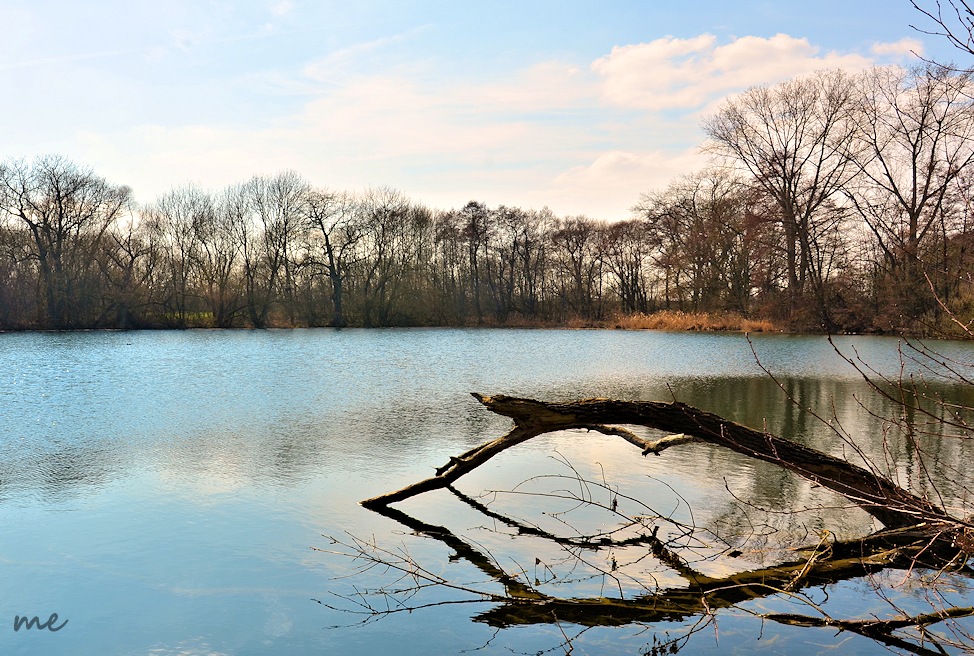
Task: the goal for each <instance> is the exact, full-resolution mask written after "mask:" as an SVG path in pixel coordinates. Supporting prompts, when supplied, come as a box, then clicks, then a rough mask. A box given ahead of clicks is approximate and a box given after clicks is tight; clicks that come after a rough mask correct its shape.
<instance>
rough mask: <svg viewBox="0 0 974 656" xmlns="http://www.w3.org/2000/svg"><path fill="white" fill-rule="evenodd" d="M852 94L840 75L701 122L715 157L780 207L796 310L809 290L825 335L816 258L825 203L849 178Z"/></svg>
mask: <svg viewBox="0 0 974 656" xmlns="http://www.w3.org/2000/svg"><path fill="white" fill-rule="evenodd" d="M853 91H854V86H853V82H852V79H851V78H850V77H849V76H848V75H847V74H845V73H843V72H842V71H838V70H836V71H825V72H819V73H815V74H813V75H811V76H808V77H804V78H797V79H794V80H790V81H788V82H784V83H782V84H779V85H777V86H774V87H754V88H751V89H748V90H747V91H745V92H744V93H742V94H741V95H740V96H738V97H736V98H732V99H729V100H727V101H725V102H724V104H723V105H722V106H721V108H720V109H719V110H718V111H717V113H716V114H715V115H714V116H712V117H711V118H709V119H708V120H706V121H705V122H704V130H705V131H706V133H707V135H708V136H709V137H710V139H711V144H710V148H711V150H712V152H714V153H715V154H717V155H719V156H722V157H724V158H725V159H727V160H729V161H730V162H733V163H735V164H736V165H738V166H740V167H742V168H743V169H744V170H745V171H746V172H747V173H749V174H750V175H751V176H752V177H753V178H754V180H756V182H757V184H758V185H760V186H761V187H762V188H763V189H764V190H765V191H766V192H767V193H768V195H770V196H771V197H772V198H774V200H775V202H776V203H777V206H778V210H779V212H780V217H779V218H780V221H781V223H782V226H783V228H784V238H785V250H786V254H787V271H788V289H789V292H790V293H791V296H792V304H793V307H795V305H796V304H797V303H798V302H799V299H800V298H801V297H802V295H803V293H804V292H805V291H806V288H807V287H811V290H812V291H813V293H814V298H815V300H816V304H817V309H818V313H819V315H820V319H821V320H822V321H823V322H824V323H825V324H826V325H827V326H829V327H831V326H830V324H831V319H830V317H829V313H828V305H827V299H826V295H825V291H826V290H825V283H826V278H825V272H824V271H822V270H821V269H820V268H819V267H818V266H817V263H818V261H819V259H820V258H819V256H818V254H817V253H816V252H815V249H816V246H817V245H818V244H820V243H821V239H820V235H821V233H822V232H823V231H826V230H828V229H830V228H832V227H833V226H832V223H831V221H830V220H829V219H825V222H824V224H822V223H821V222H820V218H821V212H822V210H823V209H824V208H825V207H826V205H827V203H828V201H829V200H831V199H832V198H834V197H835V196H836V195H837V193H838V192H839V191H840V190H841V189H842V188H843V186H844V185H845V184H846V182H847V181H848V179H849V177H850V176H851V174H852V173H853V167H852V166H850V164H849V161H848V159H847V157H846V156H845V154H846V151H847V144H848V143H849V141H850V135H851V131H852V126H851V124H850V122H849V121H848V120H847V119H848V115H849V112H850V110H851V108H852V100H853V97H854V94H853Z"/></svg>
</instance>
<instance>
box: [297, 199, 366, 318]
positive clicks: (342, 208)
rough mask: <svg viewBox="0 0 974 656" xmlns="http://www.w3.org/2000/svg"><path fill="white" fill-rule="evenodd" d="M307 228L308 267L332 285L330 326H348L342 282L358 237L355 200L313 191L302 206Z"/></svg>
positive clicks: (359, 232) (343, 284)
mask: <svg viewBox="0 0 974 656" xmlns="http://www.w3.org/2000/svg"><path fill="white" fill-rule="evenodd" d="M305 211H306V220H307V222H308V228H309V239H310V240H311V243H309V246H308V251H309V258H310V263H311V264H313V265H315V266H320V267H323V268H324V271H325V275H326V276H327V277H328V281H329V283H330V285H331V304H332V318H331V325H332V326H334V327H335V328H343V327H344V326H347V325H348V319H347V318H346V316H345V279H346V277H347V276H348V269H349V266H350V265H351V264H352V263H353V262H352V261H351V260H352V257H353V254H354V249H355V246H356V244H357V243H358V240H359V238H360V237H361V231H360V227H359V226H358V225H357V224H356V223H355V221H354V219H355V199H354V198H353V197H352V196H351V195H350V194H347V193H331V192H328V191H325V190H318V189H316V190H312V191H311V192H309V194H308V197H307V202H306V203H305Z"/></svg>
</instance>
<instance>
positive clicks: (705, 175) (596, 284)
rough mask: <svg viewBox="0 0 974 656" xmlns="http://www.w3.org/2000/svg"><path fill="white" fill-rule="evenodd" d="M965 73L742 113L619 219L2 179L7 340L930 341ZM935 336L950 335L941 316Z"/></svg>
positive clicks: (808, 92)
mask: <svg viewBox="0 0 974 656" xmlns="http://www.w3.org/2000/svg"><path fill="white" fill-rule="evenodd" d="M972 90H974V87H972V84H971V76H970V73H968V72H964V71H956V70H953V69H949V68H946V67H940V66H935V65H928V66H924V67H921V68H917V69H910V70H907V69H902V68H896V67H893V68H890V67H884V68H874V69H871V70H869V71H866V72H864V73H862V74H858V75H851V74H848V73H844V72H842V71H837V70H835V71H822V72H819V73H815V74H813V75H809V76H806V77H801V78H796V79H794V80H791V81H788V82H785V83H782V84H778V85H774V86H765V87H755V88H751V89H749V90H747V91H745V92H744V93H742V94H740V95H738V96H735V97H733V98H730V99H728V100H726V101H724V103H723V104H722V105H721V106H720V107H719V108H718V109H717V111H716V112H715V113H714V114H713V115H712V116H710V117H709V118H708V119H706V121H705V122H704V130H705V132H706V134H707V136H708V138H709V140H708V142H707V144H706V145H705V147H706V148H708V149H709V150H710V151H711V152H712V154H713V160H712V166H711V167H710V168H708V169H706V170H703V171H700V172H697V173H694V174H692V175H688V176H685V177H683V178H681V179H679V180H676V181H674V182H672V183H671V184H670V185H669V186H668V187H667V188H665V189H661V190H655V191H651V192H647V193H645V194H643V195H642V197H641V199H640V201H639V203H638V204H637V205H636V206H635V207H634V208H633V213H632V216H631V218H629V219H627V220H624V221H618V222H608V221H603V220H599V219H594V218H590V217H586V216H564V217H559V216H555V215H554V214H553V213H552V212H551V211H549V210H547V209H542V210H526V209H522V208H518V207H508V206H504V205H501V206H498V207H488V206H487V205H485V204H484V203H480V202H476V201H471V202H470V203H468V204H467V205H465V206H464V207H462V208H458V209H457V208H454V209H450V210H440V209H433V208H430V207H427V206H425V205H423V204H421V203H417V202H414V201H412V200H410V199H409V198H408V197H407V196H406V195H405V194H404V193H403V192H401V191H398V190H394V189H389V188H373V189H368V190H365V191H363V192H356V193H352V192H345V191H332V190H328V189H325V188H319V187H315V186H314V185H312V184H310V183H309V182H308V181H306V180H304V179H303V178H302V177H301V176H300V175H298V174H297V173H295V172H292V171H285V172H282V173H280V174H278V175H275V176H257V177H254V178H253V179H251V180H249V181H247V182H243V183H240V184H235V185H232V186H230V187H228V188H226V189H224V190H221V191H218V192H214V191H208V190H204V189H202V188H200V187H198V186H196V185H185V186H181V187H177V188H174V189H173V190H171V191H170V192H168V193H166V194H164V195H163V196H161V197H160V198H158V199H156V200H155V201H154V202H153V203H151V204H148V205H143V206H136V204H135V203H134V202H133V199H132V193H131V190H130V189H129V188H127V187H124V186H118V185H114V184H111V183H109V182H107V181H106V180H104V179H103V178H101V177H100V176H98V175H97V174H96V173H95V172H93V171H92V170H90V169H88V168H86V167H84V166H81V165H78V164H76V163H73V162H71V161H68V160H66V159H64V158H62V157H59V156H45V157H40V158H37V159H35V160H33V161H31V162H27V161H24V160H13V161H7V162H5V163H3V164H2V165H0V328H3V329H25V328H49V329H76V328H92V327H104V328H138V327H165V328H183V327H221V328H230V327H255V328H261V327H269V326H338V327H341V326H351V325H354V326H405V325H485V324H486V325H505V324H507V325H510V324H565V323H570V322H607V321H611V320H612V318H613V317H615V316H617V315H620V314H634V313H651V312H654V311H657V310H662V309H670V310H681V311H686V312H729V313H736V314H740V315H742V316H744V317H759V318H769V319H772V320H774V321H776V322H777V323H778V324H779V325H781V326H783V327H787V328H792V329H807V330H821V329H825V330H830V331H834V330H850V331H897V330H907V331H911V332H914V333H915V332H917V331H923V330H928V329H929V328H930V326H933V325H936V324H937V323H938V321H941V318H940V317H938V313H939V312H940V308H941V304H949V305H950V307H952V308H953V309H954V311H955V315H957V316H963V313H964V311H965V310H967V309H970V308H972V307H974V300H972V293H971V292H972V282H974V281H972V279H971V275H972V271H974V219H972V215H971V208H972V203H971V201H972V198H971V196H972V191H971V186H972V185H971V181H972V171H974V168H972V162H974V101H972V94H971V92H972ZM941 322H942V321H941Z"/></svg>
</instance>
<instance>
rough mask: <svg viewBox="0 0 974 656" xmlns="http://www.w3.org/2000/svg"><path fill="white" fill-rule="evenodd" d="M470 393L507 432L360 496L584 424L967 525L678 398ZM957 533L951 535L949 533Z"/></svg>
mask: <svg viewBox="0 0 974 656" xmlns="http://www.w3.org/2000/svg"><path fill="white" fill-rule="evenodd" d="M473 396H474V398H476V399H477V400H478V401H480V402H481V403H482V404H483V405H484V406H486V407H487V409H489V410H490V411H491V412H495V413H497V414H499V415H503V416H506V417H510V418H511V419H513V420H514V428H513V429H511V431H510V432H508V433H507V434H506V435H504V436H502V437H499V438H497V439H496V440H492V441H490V442H487V443H485V444H482V445H480V446H477V447H475V448H473V449H470V450H469V451H467V452H465V453H463V454H461V455H459V456H456V457H453V458H450V461H449V462H448V463H447V464H445V465H443V466H442V467H440V468H438V469H437V470H436V475H435V476H432V477H430V478H427V479H424V480H422V481H419V482H417V483H413V484H412V485H408V486H406V487H404V488H402V489H400V490H396V491H395V492H390V493H388V494H383V495H380V496H377V497H373V498H371V499H366V500H365V501H362V505H363V506H365V507H366V508H371V509H377V508H381V507H383V506H387V505H389V504H390V503H395V502H397V501H404V500H406V499H408V498H410V497H413V496H415V495H417V494H421V493H423V492H428V491H431V490H435V489H441V488H444V487H446V486H448V485H451V484H452V483H454V482H455V481H456V480H457V479H459V478H460V477H461V476H463V475H465V474H468V473H470V472H471V471H473V470H474V469H476V468H477V467H479V466H481V465H483V464H484V463H486V462H487V461H488V460H490V459H491V458H493V457H494V456H496V455H497V454H499V453H501V452H502V451H505V450H506V449H509V448H511V447H513V446H516V445H518V444H521V443H523V442H525V441H527V440H529V439H531V438H534V437H537V436H539V435H544V434H545V433H551V432H554V431H561V430H569V429H586V430H591V431H596V432H599V433H602V434H605V435H617V436H619V437H621V438H623V439H625V440H626V441H628V442H630V443H632V444H634V445H635V446H637V447H639V448H640V449H641V450H642V454H643V455H647V454H650V453H653V454H656V455H660V454H661V453H662V451H663V450H664V449H668V448H672V447H675V446H680V445H683V444H689V443H693V442H706V443H708V444H712V445H715V446H720V447H724V448H727V449H730V450H732V451H735V452H737V453H740V454H742V455H744V456H747V457H750V458H755V459H757V460H762V461H764V462H770V463H773V464H775V465H778V466H780V467H783V468H785V469H787V470H789V471H791V472H794V473H795V474H798V475H799V476H802V477H803V478H806V479H808V480H810V481H812V482H813V483H816V484H818V485H821V486H823V487H826V488H828V489H830V490H833V491H834V492H837V493H838V494H841V495H842V496H844V497H845V498H847V499H849V500H850V501H852V502H854V503H856V504H857V505H859V506H860V507H861V508H862V509H863V510H865V511H866V512H868V513H869V514H871V515H872V516H873V517H875V518H876V519H877V520H879V521H880V522H882V523H883V525H884V526H886V527H887V528H903V527H915V526H920V525H923V526H928V527H929V529H930V531H931V532H937V531H943V530H949V531H951V532H953V533H957V532H963V531H965V530H966V529H970V528H974V525H972V524H970V523H968V522H966V521H963V520H961V519H959V518H956V517H952V516H950V515H949V514H947V513H946V512H945V511H944V510H943V509H942V508H940V507H938V506H936V505H934V504H932V503H930V502H929V501H927V500H925V499H923V498H921V497H918V496H917V495H915V494H913V493H911V492H908V491H907V490H904V489H903V488H901V487H899V486H897V485H895V484H893V483H892V482H890V481H889V480H888V479H886V478H885V477H883V476H882V475H881V474H880V473H879V472H877V471H875V470H869V469H865V468H863V467H859V466H857V465H854V464H852V463H850V462H848V461H846V460H842V459H841V458H836V457H834V456H831V455H829V454H827V453H822V452H821V451H817V450H815V449H811V448H809V447H807V446H804V445H802V444H799V443H797V442H793V441H790V440H786V439H783V438H781V437H777V436H775V435H772V434H770V433H766V432H761V431H757V430H754V429H752V428H748V427H746V426H742V425H741V424H738V423H735V422H732V421H729V420H727V419H724V418H723V417H720V416H718V415H714V414H711V413H709V412H705V411H703V410H699V409H697V408H694V407H692V406H689V405H686V404H684V403H679V402H672V403H664V402H655V401H642V402H640V401H615V400H610V399H586V400H581V401H573V402H546V401H536V400H534V399H524V398H517V397H511V396H504V395H497V396H484V395H482V394H478V393H476V392H474V393H473ZM609 424H624V425H633V426H644V427H646V428H652V429H656V430H660V431H664V432H667V433H671V434H670V435H667V436H665V437H662V438H660V439H657V440H647V439H645V438H642V437H640V436H638V435H636V434H635V433H633V432H632V431H630V430H628V429H626V428H623V427H620V426H612V425H609ZM956 537H957V536H954V535H952V539H954V538H956Z"/></svg>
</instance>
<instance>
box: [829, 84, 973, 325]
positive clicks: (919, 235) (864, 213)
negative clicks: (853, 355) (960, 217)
mask: <svg viewBox="0 0 974 656" xmlns="http://www.w3.org/2000/svg"><path fill="white" fill-rule="evenodd" d="M860 88H861V94H862V95H861V101H860V102H858V103H857V111H856V112H855V113H854V114H853V115H852V116H853V123H854V125H855V132H854V133H853V137H854V140H853V141H851V142H850V148H849V159H850V162H851V163H852V165H853V166H854V169H855V172H856V176H855V178H854V179H852V180H851V181H850V182H849V183H848V184H847V186H846V188H845V190H844V191H845V194H846V197H847V199H848V201H849V202H850V203H851V204H852V206H853V207H855V209H856V211H857V212H858V214H859V215H860V216H861V217H862V218H863V220H864V221H865V223H866V225H867V226H868V227H869V230H870V231H871V232H872V234H873V236H874V238H875V240H876V243H877V244H878V246H879V248H880V250H881V252H882V254H883V258H884V262H883V265H884V266H883V269H884V271H885V272H886V275H887V276H888V280H891V281H894V282H893V284H892V288H890V289H888V290H884V291H885V294H884V295H887V296H891V297H892V300H893V302H894V303H895V304H896V305H897V306H900V307H901V311H902V312H904V313H905V314H907V315H908V316H917V315H919V314H921V313H923V312H924V311H926V310H929V309H932V308H933V307H935V303H934V301H933V298H932V297H931V296H930V294H929V290H928V289H927V283H926V280H925V279H924V275H925V273H929V272H930V266H928V265H927V262H930V260H931V259H932V254H931V252H930V250H931V249H930V248H929V244H932V243H934V242H936V241H937V237H938V228H941V227H943V226H944V220H945V214H946V213H947V212H948V205H949V202H950V197H949V195H950V192H951V190H952V189H953V188H954V187H955V185H956V184H957V181H958V180H959V179H960V178H961V177H962V176H964V175H965V174H966V173H967V171H968V170H969V169H970V168H971V165H972V163H974V102H972V101H971V96H970V93H971V91H972V87H971V80H970V74H968V73H954V72H951V71H949V70H947V69H945V68H943V67H939V66H932V65H930V66H926V67H924V68H922V69H916V70H912V71H908V70H905V69H902V68H898V67H887V68H874V69H872V70H870V71H868V72H866V73H864V74H863V75H862V77H861V78H860ZM887 286H888V287H889V285H887Z"/></svg>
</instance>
